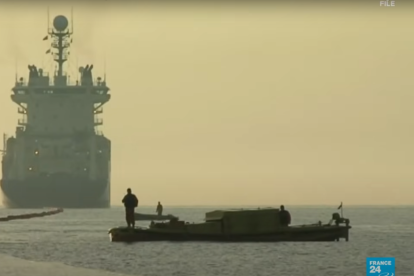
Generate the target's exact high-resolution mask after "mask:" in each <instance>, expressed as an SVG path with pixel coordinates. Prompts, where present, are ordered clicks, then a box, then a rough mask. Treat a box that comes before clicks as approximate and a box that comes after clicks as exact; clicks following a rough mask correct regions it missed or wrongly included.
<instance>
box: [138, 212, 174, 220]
mask: <svg viewBox="0 0 414 276" xmlns="http://www.w3.org/2000/svg"><path fill="white" fill-rule="evenodd" d="M134 217H135V220H136V221H140V220H172V219H176V220H178V217H176V216H173V215H154V214H140V213H135V214H134Z"/></svg>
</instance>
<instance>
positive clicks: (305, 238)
mask: <svg viewBox="0 0 414 276" xmlns="http://www.w3.org/2000/svg"><path fill="white" fill-rule="evenodd" d="M350 228H351V226H314V227H312V226H308V227H301V228H297V227H288V228H286V229H283V230H280V231H275V232H274V233H267V234H250V235H247V234H216V235H211V234H210V235H209V234H189V233H181V232H179V231H177V230H176V231H171V232H168V231H164V232H158V231H153V230H151V229H143V228H135V229H132V228H127V227H121V228H114V229H111V230H109V238H110V241H112V242H154V241H180V242H184V241H188V242H189V241H192V242H208V241H209V242H331V241H339V240H340V239H345V240H346V241H348V237H349V229H350Z"/></svg>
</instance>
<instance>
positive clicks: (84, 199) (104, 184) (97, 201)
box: [0, 177, 110, 209]
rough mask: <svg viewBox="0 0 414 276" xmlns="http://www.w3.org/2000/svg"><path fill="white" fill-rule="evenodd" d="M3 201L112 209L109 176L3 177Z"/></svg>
mask: <svg viewBox="0 0 414 276" xmlns="http://www.w3.org/2000/svg"><path fill="white" fill-rule="evenodd" d="M0 185H1V189H2V192H3V204H4V206H5V207H7V208H28V209H30V208H44V207H60V208H109V207H110V191H109V183H108V180H106V179H101V180H96V181H90V180H88V179H82V178H78V179H77V178H71V177H68V178H61V179H56V178H54V179H49V180H48V179H42V178H38V179H28V180H23V181H16V180H2V181H1V182H0Z"/></svg>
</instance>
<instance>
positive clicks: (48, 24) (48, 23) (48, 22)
mask: <svg viewBox="0 0 414 276" xmlns="http://www.w3.org/2000/svg"><path fill="white" fill-rule="evenodd" d="M49 26H50V18H49V6H48V7H47V28H46V30H47V32H49Z"/></svg>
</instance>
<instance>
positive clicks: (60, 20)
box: [53, 15, 69, 32]
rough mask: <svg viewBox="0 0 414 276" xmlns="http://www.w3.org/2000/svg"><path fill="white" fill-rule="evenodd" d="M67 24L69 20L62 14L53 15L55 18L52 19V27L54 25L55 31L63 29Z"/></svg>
mask: <svg viewBox="0 0 414 276" xmlns="http://www.w3.org/2000/svg"><path fill="white" fill-rule="evenodd" d="M68 25H69V21H68V19H67V18H66V17H65V16H63V15H58V16H56V17H55V19H53V27H55V29H56V30H57V31H60V32H61V31H64V30H65V29H66V28H67V27H68Z"/></svg>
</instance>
